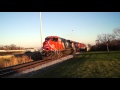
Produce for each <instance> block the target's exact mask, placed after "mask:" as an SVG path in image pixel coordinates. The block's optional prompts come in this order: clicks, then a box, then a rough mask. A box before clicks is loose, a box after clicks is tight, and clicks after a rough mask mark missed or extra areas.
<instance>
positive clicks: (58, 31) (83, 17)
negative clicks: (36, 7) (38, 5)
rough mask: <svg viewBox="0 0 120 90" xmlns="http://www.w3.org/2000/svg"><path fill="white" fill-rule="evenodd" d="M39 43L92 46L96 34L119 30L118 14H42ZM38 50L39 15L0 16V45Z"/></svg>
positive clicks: (119, 13)
mask: <svg viewBox="0 0 120 90" xmlns="http://www.w3.org/2000/svg"><path fill="white" fill-rule="evenodd" d="M41 15H42V42H43V41H44V39H45V37H47V36H59V37H62V38H65V39H70V40H73V41H77V42H80V43H85V44H91V45H94V44H95V40H96V39H97V35H98V34H102V33H106V34H107V33H112V32H113V30H114V29H115V28H119V27H120V12H42V13H41ZM11 44H15V45H16V46H21V47H25V48H29V47H34V48H39V47H41V35H40V12H0V45H11Z"/></svg>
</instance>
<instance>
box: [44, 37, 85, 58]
mask: <svg viewBox="0 0 120 90" xmlns="http://www.w3.org/2000/svg"><path fill="white" fill-rule="evenodd" d="M81 50H82V51H83V50H86V45H85V44H83V43H79V42H75V41H72V40H68V39H65V38H61V37H58V36H48V37H46V38H45V41H44V42H43V50H42V58H43V59H44V58H50V59H53V58H55V57H57V58H59V57H61V56H65V55H69V54H72V53H76V52H79V51H81Z"/></svg>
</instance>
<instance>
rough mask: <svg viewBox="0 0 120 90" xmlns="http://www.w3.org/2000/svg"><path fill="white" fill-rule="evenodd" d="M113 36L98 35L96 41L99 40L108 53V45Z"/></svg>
mask: <svg viewBox="0 0 120 90" xmlns="http://www.w3.org/2000/svg"><path fill="white" fill-rule="evenodd" d="M114 38H115V36H114V35H113V34H100V35H98V36H97V39H98V40H100V41H101V42H102V43H104V44H105V45H106V46H107V51H108V52H109V44H110V42H111V41H112V40H114Z"/></svg>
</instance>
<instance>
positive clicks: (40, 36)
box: [40, 12, 42, 47]
mask: <svg viewBox="0 0 120 90" xmlns="http://www.w3.org/2000/svg"><path fill="white" fill-rule="evenodd" d="M40 38H41V47H42V13H41V12H40Z"/></svg>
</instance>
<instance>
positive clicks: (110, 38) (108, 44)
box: [91, 28, 120, 52]
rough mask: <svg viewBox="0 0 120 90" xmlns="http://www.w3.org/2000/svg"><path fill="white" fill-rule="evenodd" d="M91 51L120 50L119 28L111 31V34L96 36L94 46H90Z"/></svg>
mask: <svg viewBox="0 0 120 90" xmlns="http://www.w3.org/2000/svg"><path fill="white" fill-rule="evenodd" d="M91 50H92V51H106V50H107V51H108V52H109V51H110V50H120V28H116V29H114V30H113V32H112V33H111V34H105V33H103V34H99V35H97V40H96V45H93V46H91Z"/></svg>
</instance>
